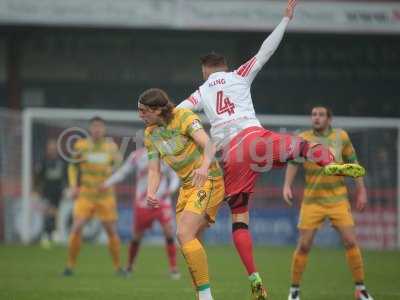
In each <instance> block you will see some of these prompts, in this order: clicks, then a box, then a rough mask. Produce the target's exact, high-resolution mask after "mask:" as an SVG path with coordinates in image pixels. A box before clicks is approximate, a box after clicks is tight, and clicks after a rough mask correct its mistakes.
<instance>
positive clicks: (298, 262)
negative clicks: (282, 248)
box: [292, 250, 308, 285]
mask: <svg viewBox="0 0 400 300" xmlns="http://www.w3.org/2000/svg"><path fill="white" fill-rule="evenodd" d="M307 260H308V255H307V254H301V253H299V252H298V251H297V250H296V251H295V252H294V253H293V258H292V285H300V281H301V277H302V276H303V272H304V269H305V268H306V265H307Z"/></svg>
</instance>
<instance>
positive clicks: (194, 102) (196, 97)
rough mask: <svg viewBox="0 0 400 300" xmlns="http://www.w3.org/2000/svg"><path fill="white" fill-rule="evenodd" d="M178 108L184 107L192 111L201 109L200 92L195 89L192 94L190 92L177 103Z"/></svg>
mask: <svg viewBox="0 0 400 300" xmlns="http://www.w3.org/2000/svg"><path fill="white" fill-rule="evenodd" d="M177 107H178V108H186V109H190V110H193V111H201V110H202V109H203V107H202V105H201V94H200V91H199V90H197V91H195V92H194V93H193V94H191V95H190V96H189V97H188V98H187V99H185V100H183V101H182V102H181V103H179V104H178V105H177Z"/></svg>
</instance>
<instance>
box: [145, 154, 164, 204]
mask: <svg viewBox="0 0 400 300" xmlns="http://www.w3.org/2000/svg"><path fill="white" fill-rule="evenodd" d="M160 181H161V170H160V160H159V159H151V160H149V172H148V178H147V204H148V205H150V206H152V207H158V206H159V205H160V203H159V200H158V199H157V196H156V194H157V191H158V187H159V185H160Z"/></svg>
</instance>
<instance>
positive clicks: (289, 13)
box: [285, 0, 297, 19]
mask: <svg viewBox="0 0 400 300" xmlns="http://www.w3.org/2000/svg"><path fill="white" fill-rule="evenodd" d="M296 4H297V0H289V1H288V3H287V6H286V9H285V17H288V18H289V19H292V18H293V13H294V8H295V6H296Z"/></svg>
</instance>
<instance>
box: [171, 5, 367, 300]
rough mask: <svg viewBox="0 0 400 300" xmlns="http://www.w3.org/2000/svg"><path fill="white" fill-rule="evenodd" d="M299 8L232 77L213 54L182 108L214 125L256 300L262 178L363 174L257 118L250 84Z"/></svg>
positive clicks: (260, 293)
mask: <svg viewBox="0 0 400 300" xmlns="http://www.w3.org/2000/svg"><path fill="white" fill-rule="evenodd" d="M295 5H296V0H289V1H288V3H287V7H286V9H285V13H284V17H283V19H282V21H281V22H280V23H279V24H278V26H277V27H276V28H275V29H274V30H273V32H272V33H271V34H270V35H269V36H268V37H267V39H266V40H265V41H264V42H263V44H262V45H261V48H260V49H259V51H258V52H257V54H256V55H255V56H254V57H252V58H251V59H250V60H248V61H247V62H246V63H245V64H243V65H241V66H240V67H239V68H237V69H236V70H234V71H232V72H229V71H228V66H227V63H226V61H225V58H224V57H223V56H221V55H219V54H215V53H211V54H209V55H206V56H204V57H202V59H201V61H202V72H203V78H204V80H205V82H204V84H202V85H201V86H200V87H199V88H198V90H197V91H196V92H194V93H193V94H192V95H191V96H190V97H189V98H188V99H186V100H185V101H183V102H182V103H181V104H179V105H178V107H183V108H189V109H192V110H203V111H204V112H205V114H206V116H207V117H208V119H209V121H210V123H211V137H212V139H213V142H214V143H215V144H216V146H217V148H218V149H219V150H222V153H223V161H224V182H225V193H226V197H227V201H228V204H229V206H230V208H231V213H232V223H233V224H232V235H233V241H234V244H235V247H236V249H237V251H238V253H239V255H240V257H241V260H242V262H243V264H244V265H245V267H246V270H247V272H248V275H249V279H250V281H251V287H252V293H253V297H254V298H255V299H266V297H267V293H266V290H265V288H264V287H263V285H262V281H261V278H260V275H259V274H258V272H257V269H256V266H255V263H254V258H253V254H252V253H253V246H252V239H251V236H250V233H249V230H248V224H249V213H248V201H249V196H250V194H251V193H252V192H253V191H254V186H255V182H256V179H257V177H258V176H259V174H260V172H263V171H267V170H269V169H271V168H273V167H281V166H284V165H285V163H286V162H287V161H289V160H292V159H295V158H297V157H304V158H307V159H310V160H313V161H315V162H316V163H317V164H319V165H320V166H326V170H325V171H326V172H327V174H328V173H329V174H330V175H339V174H341V175H350V176H354V175H360V174H362V173H363V172H365V170H363V169H362V167H361V166H358V165H357V166H350V168H347V169H346V170H345V171H344V168H342V166H339V165H337V164H333V165H332V162H333V161H334V155H333V154H332V153H331V152H330V150H329V149H328V148H325V147H323V146H322V145H320V144H315V143H314V144H310V143H309V142H307V141H305V140H303V139H300V138H298V137H294V136H291V135H288V134H278V133H276V132H272V131H270V130H266V129H264V128H263V127H262V126H261V123H260V122H259V120H258V119H257V117H256V113H255V110H254V105H253V100H252V97H251V92H250V89H251V84H252V82H253V80H254V79H255V77H256V75H257V74H258V72H259V71H260V70H261V69H262V67H263V66H264V65H265V63H266V62H267V61H268V60H269V59H270V57H271V56H272V55H273V53H274V52H275V51H276V49H277V48H278V46H279V44H280V42H281V41H282V38H283V35H284V33H285V30H286V28H287V26H288V24H289V21H290V20H291V19H292V17H293V12H294V7H295ZM331 167H332V168H331ZM347 167H348V166H347ZM346 172H347V173H346Z"/></svg>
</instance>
